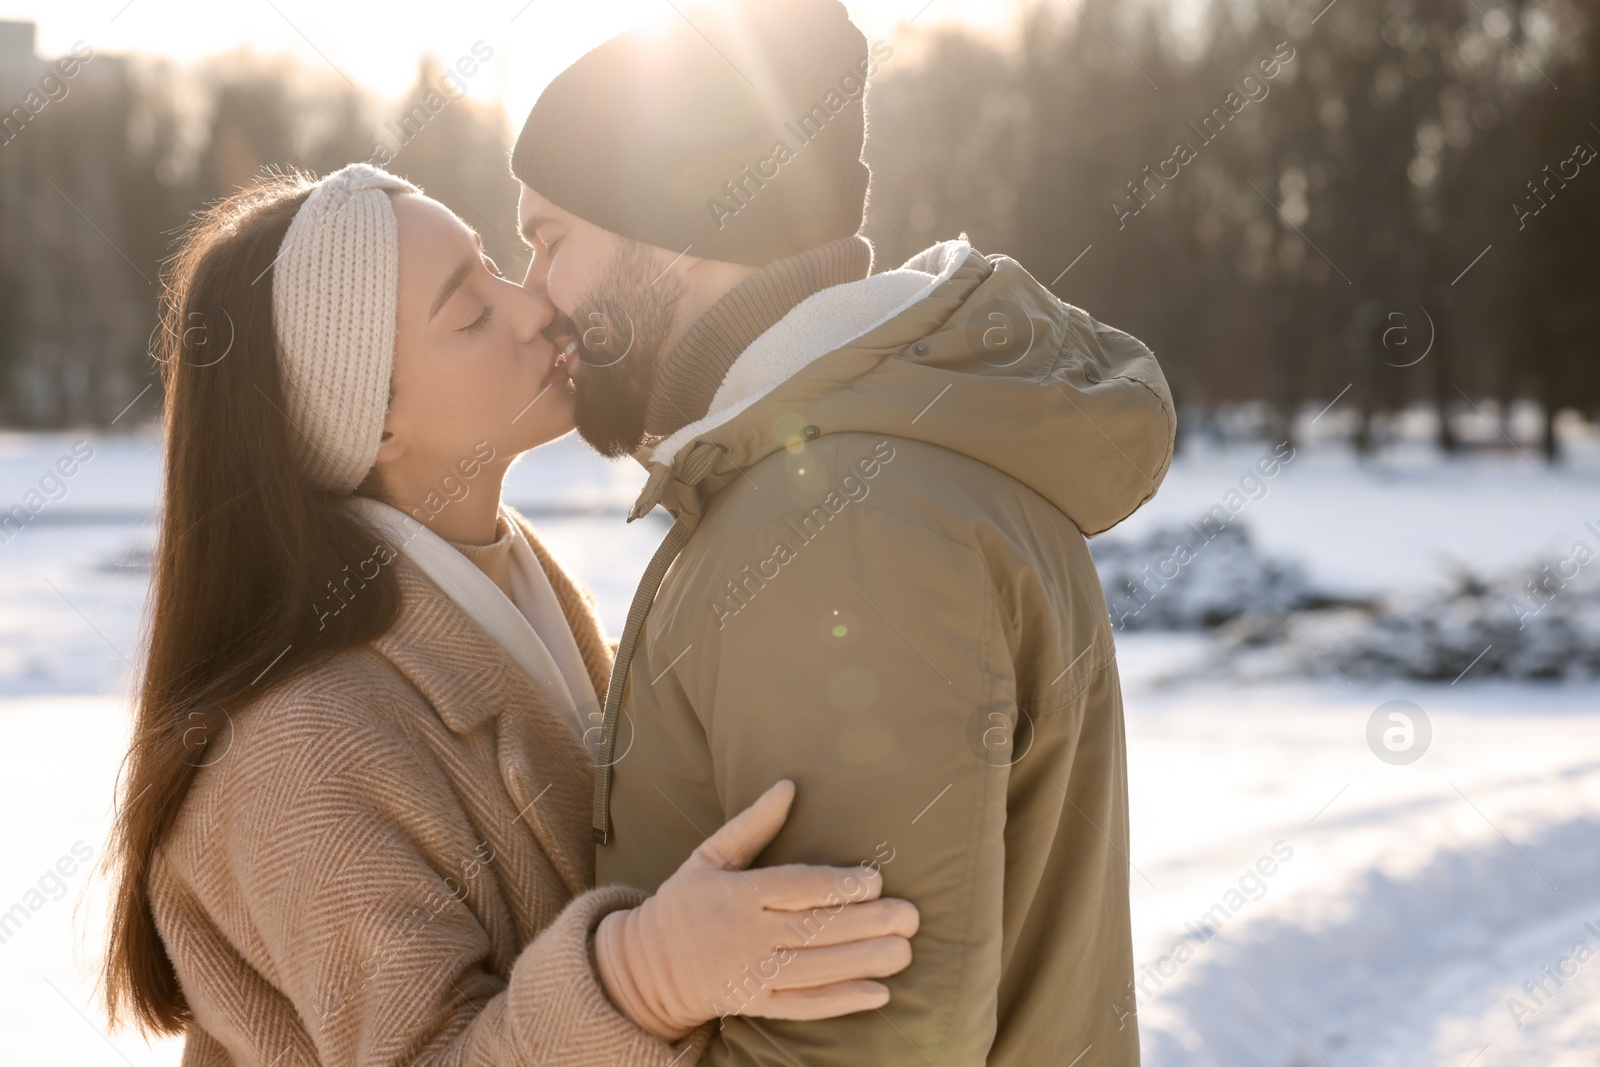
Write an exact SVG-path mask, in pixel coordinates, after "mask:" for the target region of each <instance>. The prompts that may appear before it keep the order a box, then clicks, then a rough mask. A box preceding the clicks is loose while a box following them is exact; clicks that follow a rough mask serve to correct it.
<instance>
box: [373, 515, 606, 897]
mask: <svg viewBox="0 0 1600 1067" xmlns="http://www.w3.org/2000/svg"><path fill="white" fill-rule="evenodd" d="M525 532H526V531H525ZM530 543H533V544H537V542H530ZM536 551H538V552H540V553H541V557H540V558H541V562H544V560H545V558H547V556H546V555H545V554H543V548H542V546H539V547H538V548H537V549H536ZM393 566H394V568H395V577H396V580H397V582H398V584H399V589H400V615H399V618H398V620H397V621H396V623H395V625H394V627H392V628H391V629H390V631H389V632H388V633H386V634H384V635H383V636H382V637H380V638H379V639H378V640H376V641H375V642H373V647H374V648H375V649H377V651H378V652H379V653H381V654H382V655H383V656H384V657H386V658H387V659H388V660H389V661H390V662H391V663H392V664H394V666H395V668H396V669H397V670H399V671H400V673H401V674H403V675H405V677H406V678H407V680H409V681H410V682H411V684H412V685H414V686H416V688H417V691H418V692H420V693H421V694H422V696H423V697H424V698H425V699H426V700H427V701H428V703H429V704H430V705H432V707H433V709H434V710H435V712H436V713H437V714H438V716H439V718H440V719H441V720H442V721H443V722H444V723H445V725H446V726H447V727H449V729H450V730H451V731H452V732H454V733H456V734H460V735H463V736H467V735H471V734H474V733H477V732H478V731H481V730H492V731H493V737H494V739H495V747H496V756H497V763H498V765H499V768H500V773H501V777H502V779H503V781H504V785H505V788H506V791H507V793H508V794H509V795H510V798H511V802H512V803H513V805H514V806H515V808H516V810H517V816H516V817H517V818H520V819H522V820H523V821H525V822H526V823H527V824H528V827H529V828H530V829H531V830H532V831H533V834H534V836H535V837H536V838H537V839H538V841H539V844H540V846H541V847H542V848H543V850H544V853H545V855H546V856H548V857H549V859H550V862H551V865H552V866H553V867H554V868H555V870H556V872H557V873H558V874H559V875H560V877H561V880H562V882H563V883H565V885H566V887H567V890H568V892H569V893H571V894H573V895H574V896H576V895H577V894H579V893H581V892H583V891H584V890H585V889H588V888H589V887H590V886H591V885H593V884H594V843H593V839H592V836H591V834H590V832H589V818H588V813H589V806H590V802H591V799H592V794H593V790H594V768H593V765H592V763H591V761H590V760H589V758H588V756H587V754H586V753H585V751H584V748H583V746H582V745H581V744H580V743H579V742H578V741H577V740H576V739H575V738H574V736H573V727H572V721H571V716H572V712H571V710H570V709H566V708H554V707H551V705H550V702H549V701H548V700H547V699H546V698H545V696H544V694H543V693H542V692H540V690H539V689H538V688H537V687H536V686H535V685H534V683H533V681H532V680H531V679H530V678H528V677H527V676H526V675H525V674H524V673H523V671H522V669H521V668H520V667H518V666H517V665H516V664H515V663H514V662H512V660H511V658H510V657H509V656H507V655H506V653H505V652H504V651H502V650H501V649H500V647H499V646H498V645H496V644H495V643H494V641H492V640H491V639H490V638H489V637H488V636H487V635H485V634H484V633H482V632H481V631H480V630H479V629H478V627H477V625H476V624H475V623H473V621H472V620H471V619H470V618H468V617H467V615H466V614H465V613H464V612H462V611H461V609H460V608H458V607H456V605H455V604H454V603H453V602H452V601H451V600H450V599H449V597H448V596H446V595H445V594H444V593H443V592H441V591H440V590H439V589H438V588H437V587H436V586H435V585H434V584H433V583H432V582H430V581H429V580H428V579H427V578H426V577H424V576H423V575H422V573H421V572H420V571H418V570H417V569H416V568H415V567H414V566H413V565H412V564H410V563H409V562H408V561H407V560H406V559H405V558H404V557H400V558H398V559H396V560H395V562H394V564H393ZM563 577H564V576H563ZM551 579H552V582H553V581H554V580H555V576H554V575H552V576H551ZM565 608H566V601H565V600H563V609H565ZM591 621H592V620H591ZM579 648H580V651H584V649H583V642H582V640H580V641H579ZM585 664H586V665H589V666H590V670H591V672H593V669H594V667H593V665H592V664H591V663H590V660H589V657H588V654H587V652H585Z"/></svg>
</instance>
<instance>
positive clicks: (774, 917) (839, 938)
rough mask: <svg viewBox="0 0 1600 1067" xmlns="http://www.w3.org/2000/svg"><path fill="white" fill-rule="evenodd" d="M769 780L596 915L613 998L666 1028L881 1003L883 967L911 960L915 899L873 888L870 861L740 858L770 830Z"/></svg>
mask: <svg viewBox="0 0 1600 1067" xmlns="http://www.w3.org/2000/svg"><path fill="white" fill-rule="evenodd" d="M793 800H794V783H793V782H790V781H788V780H784V781H781V782H779V783H778V784H777V785H775V786H773V787H772V788H771V789H769V790H767V791H766V792H765V793H763V794H762V795H761V797H760V799H758V800H757V801H756V802H755V803H754V804H751V805H750V806H749V807H748V808H746V809H745V810H744V811H742V812H740V813H739V814H738V815H736V816H734V817H733V818H732V819H729V820H728V822H727V823H726V824H725V825H724V826H723V827H722V829H720V830H718V831H717V832H716V833H715V834H712V835H711V836H710V837H709V838H707V839H706V840H705V842H704V843H703V844H702V845H701V846H700V847H699V848H697V849H695V851H694V854H693V855H691V856H690V857H689V858H688V859H687V860H685V861H684V862H683V866H681V867H679V868H678V870H677V872H676V873H674V874H673V875H672V877H671V878H668V879H667V880H666V881H665V882H663V883H662V884H661V888H660V889H658V890H657V891H656V894H655V896H653V897H651V898H650V899H649V900H647V901H645V902H644V903H643V904H642V905H640V906H639V907H637V908H631V909H628V910H625V911H615V912H612V913H611V914H610V915H607V916H606V917H605V919H603V920H602V921H601V923H600V926H599V927H598V929H596V931H595V939H594V945H595V959H596V962H597V963H598V964H599V968H600V980H601V982H602V983H603V984H604V986H605V989H606V993H607V995H609V996H610V998H611V1001H612V1003H614V1004H615V1005H616V1006H617V1008H618V1009H619V1010H620V1011H622V1013H623V1014H625V1015H627V1016H628V1018H630V1019H632V1020H633V1021H634V1022H635V1023H637V1024H638V1025H639V1026H641V1027H643V1028H644V1029H646V1030H648V1031H650V1032H651V1033H653V1034H655V1035H656V1036H658V1037H661V1038H664V1039H666V1040H669V1041H670V1040H676V1039H678V1038H680V1037H682V1036H683V1035H684V1034H687V1033H688V1032H689V1031H690V1030H693V1029H694V1028H695V1027H696V1026H698V1025H699V1024H700V1023H702V1022H705V1021H706V1020H708V1019H715V1018H719V1017H721V1016H724V1015H740V1014H743V1015H752V1016H760V1017H763V1018H768V1019H827V1018H832V1017H833V1016H836V1015H849V1014H850V1013H852V1012H857V1011H864V1010H866V1009H868V1008H879V1007H882V1006H883V1005H884V1004H887V1003H888V1002H889V990H888V988H887V987H885V986H884V985H883V984H882V983H881V982H874V981H871V980H870V979H873V978H882V977H886V976H888V975H891V974H895V973H896V972H898V971H902V970H904V969H905V967H906V965H907V964H909V963H910V962H911V942H910V941H909V940H908V938H910V937H911V935H912V934H914V933H916V932H917V923H918V921H919V916H918V914H917V909H916V908H915V907H914V906H913V905H912V904H911V903H910V902H909V901H905V900H896V899H892V898H891V899H887V900H880V899H878V895H879V894H880V893H881V892H882V891H883V878H882V876H881V875H880V874H879V873H878V871H877V869H876V868H872V867H864V868H860V867H818V866H811V865H808V864H800V863H794V864H788V865H786V866H782V867H763V868H758V869H756V870H749V871H747V870H745V869H744V868H746V867H747V866H749V864H750V862H751V861H752V860H754V859H755V857H756V856H757V855H758V854H759V853H760V852H761V850H762V849H763V848H765V847H766V846H767V843H768V842H770V841H771V840H772V839H773V837H775V836H776V835H777V833H778V830H779V829H781V828H782V826H783V823H784V820H785V819H786V818H787V817H788V814H789V805H790V803H791V802H792V801H793Z"/></svg>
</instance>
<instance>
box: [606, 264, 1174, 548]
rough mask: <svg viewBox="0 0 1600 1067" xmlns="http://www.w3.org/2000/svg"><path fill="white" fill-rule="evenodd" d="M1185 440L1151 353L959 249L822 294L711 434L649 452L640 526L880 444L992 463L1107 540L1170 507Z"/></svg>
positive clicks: (743, 379)
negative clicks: (759, 477) (818, 450)
mask: <svg viewBox="0 0 1600 1067" xmlns="http://www.w3.org/2000/svg"><path fill="white" fill-rule="evenodd" d="M1175 428H1176V420H1175V419H1174V417H1173V407H1172V399H1171V393H1170V391H1169V390H1168V387H1167V382H1166V379H1165V377H1164V376H1163V375H1162V373H1161V368H1160V367H1159V366H1158V365H1157V363H1156V359H1155V356H1154V355H1153V354H1152V353H1151V352H1150V350H1149V349H1148V348H1147V347H1145V345H1144V344H1143V343H1141V342H1140V341H1139V340H1138V339H1137V338H1135V337H1132V336H1131V335H1129V334H1127V333H1124V332H1123V331H1121V330H1117V329H1114V328H1112V327H1110V326H1106V325H1104V324H1103V323H1100V322H1097V321H1095V320H1094V319H1093V318H1092V317H1091V316H1089V315H1088V314H1087V313H1086V312H1084V311H1083V310H1082V309H1080V308H1077V307H1074V306H1072V305H1070V304H1067V303H1064V302H1063V301H1061V300H1059V299H1057V298H1056V297H1055V296H1054V295H1053V294H1052V293H1051V292H1050V291H1049V290H1048V289H1046V288H1045V287H1044V286H1043V285H1041V284H1039V282H1037V281H1036V280H1035V279H1034V278H1033V277H1032V276H1031V275H1030V274H1029V273H1028V272H1027V271H1026V270H1024V269H1023V267H1022V266H1021V264H1019V263H1017V262H1016V261H1015V260H1013V259H1010V258H1008V257H1005V256H988V257H985V256H983V255H981V254H979V253H978V252H976V251H975V250H974V249H973V248H972V247H971V246H970V245H968V244H967V242H966V241H947V242H945V243H943V244H939V245H935V246H934V247H932V248H930V249H928V250H926V251H924V252H922V253H920V254H919V255H917V256H915V257H913V258H912V259H911V260H909V261H908V262H907V263H906V264H905V265H904V266H903V267H901V268H900V269H898V270H893V271H888V272H886V273H883V274H878V275H873V276H872V277H869V278H867V279H864V280H863V281H860V282H852V283H850V284H847V285H840V286H835V287H834V288H831V289H826V290H823V291H822V292H820V293H817V294H815V295H814V296H812V297H811V298H809V299H808V300H806V301H804V302H803V303H801V304H800V305H798V306H797V307H795V308H794V309H793V310H792V311H791V312H790V313H789V314H788V315H787V316H785V317H784V318H783V319H782V320H780V321H779V322H778V323H777V324H776V325H774V326H773V327H772V328H771V329H770V330H768V331H767V332H766V333H765V334H763V335H762V336H761V337H759V338H758V339H757V340H756V341H755V342H754V343H753V344H751V346H750V347H749V348H748V349H747V350H746V351H745V352H744V353H743V354H741V355H740V357H739V359H738V360H737V361H736V362H735V363H734V365H733V367H732V368H731V369H730V370H729V372H728V374H727V377H726V378H725V379H724V381H723V383H722V386H721V388H720V389H719V390H718V391H717V394H716V396H715V397H714V398H713V400H712V404H711V410H710V413H709V414H708V415H707V416H706V417H705V418H703V419H701V420H699V421H698V422H695V423H692V424H691V425H689V426H686V427H684V428H683V429H682V430H680V431H678V432H677V433H676V434H673V435H672V436H671V437H669V438H666V439H665V440H663V441H661V442H660V443H659V444H657V445H656V446H655V447H654V448H653V449H646V450H641V452H640V453H639V454H638V458H639V459H640V461H641V462H643V463H644V464H645V465H646V467H647V468H648V469H649V471H650V479H649V483H648V484H647V485H646V487H645V490H644V492H643V494H641V496H640V498H639V502H638V504H637V505H636V506H635V509H634V517H638V516H641V515H643V514H645V513H647V512H648V511H649V510H650V509H651V508H652V507H654V506H655V504H656V503H658V502H659V503H663V504H665V505H666V506H667V507H668V508H669V509H671V510H672V511H674V512H675V513H677V514H678V515H679V517H680V518H683V517H685V513H687V515H688V517H690V518H694V517H696V516H697V515H698V514H699V513H700V511H701V510H702V505H703V502H704V501H705V500H706V499H709V497H710V496H712V495H714V494H715V493H716V492H717V491H718V490H719V489H720V488H721V487H722V486H723V485H725V484H727V482H728V481H729V480H730V479H732V478H737V477H739V476H740V474H739V472H740V471H742V470H744V469H745V468H748V467H750V466H751V465H753V464H755V463H756V462H758V461H760V460H761V459H763V458H765V457H766V456H768V455H770V454H772V453H774V452H776V451H778V450H780V449H785V448H787V449H790V450H791V451H793V450H799V449H802V448H804V447H806V445H807V442H808V441H810V440H814V439H816V438H818V437H820V436H822V435H825V434H831V433H844V432H866V433H882V434H888V435H892V436H896V437H901V438H909V439H913V440H918V441H923V442H926V443H929V444H934V445H938V446H940V447H942V448H948V449H951V450H953V451H956V452H961V453H964V454H965V455H967V456H970V457H972V458H973V459H976V460H979V461H980V462H982V463H986V464H988V465H989V466H991V467H994V468H995V469H996V470H999V471H1002V472H1004V473H1005V474H1007V475H1010V476H1011V477H1012V478H1015V479H1016V480H1017V481H1019V482H1021V483H1023V484H1024V485H1026V486H1028V487H1029V488H1030V489H1032V490H1034V491H1035V492H1037V493H1038V494H1040V495H1041V496H1043V497H1044V498H1045V499H1047V500H1049V501H1050V502H1051V504H1053V505H1054V506H1055V507H1056V508H1058V509H1059V510H1060V511H1061V512H1062V513H1063V514H1064V515H1066V516H1067V517H1068V518H1070V519H1071V520H1072V521H1073V523H1074V524H1076V525H1077V526H1078V528H1079V529H1080V530H1082V531H1083V533H1084V534H1085V535H1088V536H1093V535H1095V534H1098V533H1103V532H1104V531H1106V530H1108V529H1110V528H1111V527H1113V526H1115V525H1116V524H1117V523H1119V522H1121V521H1122V520H1123V519H1125V518H1127V517H1128V516H1129V515H1130V514H1132V513H1133V512H1134V511H1135V510H1137V509H1138V508H1139V506H1140V505H1142V504H1143V503H1144V502H1145V501H1147V500H1149V499H1150V497H1151V496H1152V495H1154V493H1155V491H1156V488H1157V487H1158V486H1159V485H1160V484H1161V480H1162V479H1163V478H1164V477H1165V475H1166V472H1167V468H1168V465H1169V464H1170V462H1171V459H1172V446H1173V435H1174V431H1175ZM707 445H709V446H712V447H714V448H715V449H716V450H717V451H718V452H720V453H721V455H722V456H724V457H726V459H727V460H728V461H730V462H728V463H723V462H720V461H719V462H717V463H716V465H715V468H714V471H713V472H712V473H711V474H710V475H709V476H707V475H706V473H705V470H704V468H705V462H704V461H703V460H701V461H692V459H691V457H693V456H695V455H696V454H697V453H698V454H700V455H701V456H704V454H705V447H706V446H707ZM689 467H694V468H696V469H695V470H694V471H693V472H692V474H689V473H688V472H687V471H686V468H689ZM686 474H687V476H685V475H686Z"/></svg>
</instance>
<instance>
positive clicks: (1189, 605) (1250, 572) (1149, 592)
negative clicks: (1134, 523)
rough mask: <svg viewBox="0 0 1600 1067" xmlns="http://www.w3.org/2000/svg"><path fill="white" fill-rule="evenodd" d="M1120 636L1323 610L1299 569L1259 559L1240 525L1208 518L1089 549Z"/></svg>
mask: <svg viewBox="0 0 1600 1067" xmlns="http://www.w3.org/2000/svg"><path fill="white" fill-rule="evenodd" d="M1089 547H1090V550H1091V551H1092V552H1093V553H1094V561H1095V566H1096V568H1097V569H1098V570H1099V572H1100V584H1101V585H1103V586H1104V587H1105V593H1106V604H1107V605H1108V606H1109V608H1110V609H1111V620H1112V624H1113V625H1114V626H1115V627H1116V628H1117V629H1119V630H1196V629H1204V628H1210V627H1216V626H1221V625H1222V624H1223V623H1225V622H1228V621H1229V620H1231V619H1236V618H1239V617H1241V616H1245V615H1248V614H1249V613H1251V612H1255V611H1266V612H1267V613H1269V614H1272V615H1274V616H1276V614H1277V612H1275V611H1274V610H1273V608H1274V607H1276V608H1277V609H1279V610H1281V611H1294V610H1296V609H1299V608H1305V607H1309V606H1311V605H1314V604H1319V603H1322V602H1323V601H1322V599H1321V598H1319V597H1317V596H1316V595H1315V594H1314V593H1313V592H1312V590H1311V588H1310V586H1309V585H1308V584H1307V581H1306V576H1305V571H1304V569H1303V568H1301V566H1300V565H1299V564H1297V563H1294V562H1292V561H1288V560H1279V559H1274V558H1272V557H1270V556H1267V555H1265V554H1263V553H1262V552H1261V550H1260V549H1259V548H1258V547H1257V546H1256V544H1255V542H1254V541H1253V540H1252V539H1251V537H1250V531H1249V529H1248V528H1247V527H1245V526H1244V525H1243V524H1242V523H1230V524H1228V525H1219V524H1218V523H1217V521H1216V520H1215V519H1212V518H1210V517H1207V518H1205V519H1203V520H1201V521H1200V522H1191V523H1185V524H1184V525H1182V526H1163V527H1160V528H1159V529H1156V530H1153V531H1151V533H1150V534H1148V535H1147V536H1145V537H1143V538H1138V539H1126V538H1100V539H1097V540H1094V541H1091V542H1090V543H1089Z"/></svg>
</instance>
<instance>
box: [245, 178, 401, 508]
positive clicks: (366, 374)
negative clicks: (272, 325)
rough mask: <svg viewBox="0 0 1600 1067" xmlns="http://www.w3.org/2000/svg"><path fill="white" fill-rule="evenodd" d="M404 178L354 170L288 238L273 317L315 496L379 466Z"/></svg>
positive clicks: (351, 485)
mask: <svg viewBox="0 0 1600 1067" xmlns="http://www.w3.org/2000/svg"><path fill="white" fill-rule="evenodd" d="M421 191H422V190H420V189H418V188H417V187H416V186H415V185H412V184H411V183H410V182H408V181H406V180H405V179H404V178H400V177H397V176H395V175H393V174H390V173H389V172H388V171H385V170H380V169H378V168H377V167H374V166H371V165H370V164H367V163H352V164H350V165H349V166H347V167H345V168H344V169H342V170H337V171H334V172H333V173H332V174H329V175H328V176H327V177H325V178H323V179H322V180H321V181H319V182H318V183H317V184H316V188H314V189H313V190H312V191H311V195H310V196H308V197H306V200H305V203H303V204H301V205H300V210H299V211H297V212H296V213H295V216H294V220H293V221H292V222H290V223H289V230H288V232H287V233H285V234H284V236H283V244H282V246H281V247H280V248H279V251H278V258H277V259H276V260H275V261H274V262H275V264H276V266H275V267H274V269H273V273H272V313H273V317H274V319H275V321H276V325H277V333H278V351H279V369H280V371H281V373H282V377H283V391H284V397H285V399H286V400H287V401H288V404H289V411H288V416H289V420H290V421H291V422H292V423H293V424H294V426H293V428H292V429H291V431H290V435H291V437H293V438H294V448H295V454H296V457H297V458H298V460H299V462H300V466H301V470H302V471H303V472H304V473H305V475H306V476H307V477H308V478H309V479H310V481H311V483H312V484H313V485H315V486H316V487H317V488H319V489H324V490H328V491H330V492H336V493H350V492H352V491H353V490H354V489H355V488H356V486H358V485H360V484H361V482H362V480H363V479H364V478H365V477H366V475H367V472H368V471H369V470H371V469H372V464H373V462H374V461H375V460H376V459H377V455H378V445H379V443H380V442H381V440H382V438H383V421H384V417H385V416H386V415H387V414H388V410H389V381H390V376H391V374H392V373H393V370H394V337H395V313H396V310H397V308H398V306H399V288H400V241H399V224H398V222H397V220H396V219H395V214H394V208H393V207H392V206H391V205H390V203H389V196H388V193H389V192H408V193H420V192H421Z"/></svg>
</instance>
